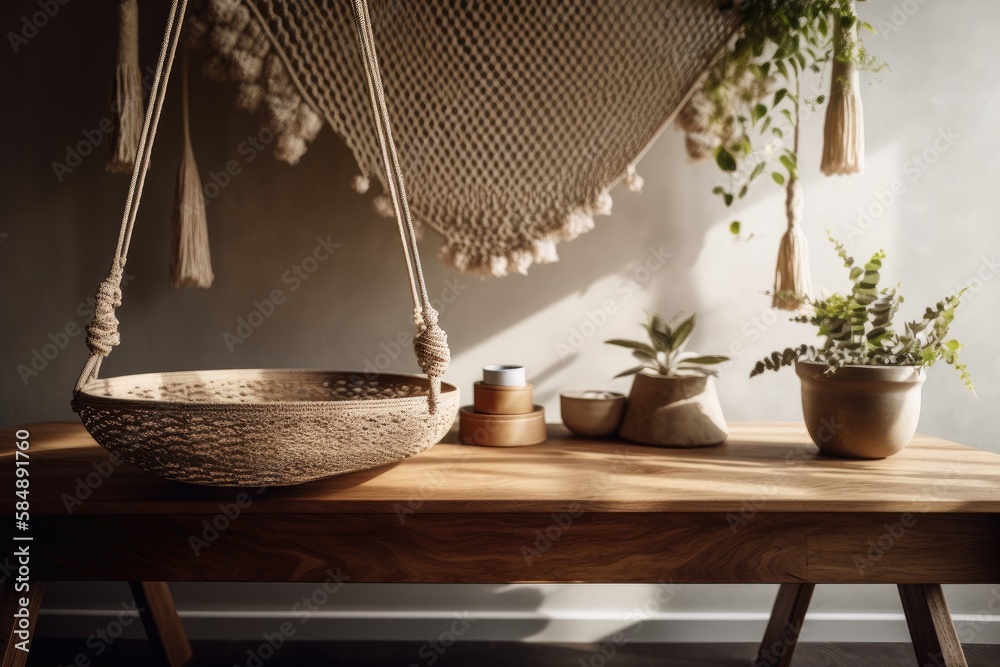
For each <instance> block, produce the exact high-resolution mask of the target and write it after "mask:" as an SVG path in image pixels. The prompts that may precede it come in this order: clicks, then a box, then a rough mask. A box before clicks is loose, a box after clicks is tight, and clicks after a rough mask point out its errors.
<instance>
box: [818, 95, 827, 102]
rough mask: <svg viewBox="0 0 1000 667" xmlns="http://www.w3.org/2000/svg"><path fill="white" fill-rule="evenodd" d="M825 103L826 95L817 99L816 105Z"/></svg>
mask: <svg viewBox="0 0 1000 667" xmlns="http://www.w3.org/2000/svg"><path fill="white" fill-rule="evenodd" d="M823 102H826V95H820V96H819V97H817V98H816V104H823Z"/></svg>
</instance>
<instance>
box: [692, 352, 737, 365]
mask: <svg viewBox="0 0 1000 667" xmlns="http://www.w3.org/2000/svg"><path fill="white" fill-rule="evenodd" d="M729 360H730V357H727V356H726V355H724V354H705V355H702V356H699V357H690V358H688V359H684V360H683V361H681V362H680V364H681V365H684V364H692V365H697V366H710V365H713V364H723V363H725V362H727V361H729Z"/></svg>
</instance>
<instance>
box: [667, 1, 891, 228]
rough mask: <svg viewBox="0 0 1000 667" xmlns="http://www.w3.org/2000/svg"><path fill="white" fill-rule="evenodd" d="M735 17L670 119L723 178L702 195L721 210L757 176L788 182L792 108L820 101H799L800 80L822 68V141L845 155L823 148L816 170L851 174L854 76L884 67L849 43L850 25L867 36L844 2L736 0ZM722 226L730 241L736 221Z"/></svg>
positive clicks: (857, 161) (856, 140) (853, 38)
mask: <svg viewBox="0 0 1000 667" xmlns="http://www.w3.org/2000/svg"><path fill="white" fill-rule="evenodd" d="M861 1H864V0H861ZM735 11H737V12H738V13H739V20H740V25H741V26H742V27H741V28H740V30H739V32H738V34H737V36H736V38H735V39H733V40H732V42H731V43H730V45H729V46H728V48H727V49H726V50H725V51H724V52H723V53H722V54H721V56H720V57H719V58H718V60H717V61H716V62H715V64H714V65H713V67H712V68H711V69H710V70H709V72H708V74H707V76H706V78H705V81H704V83H703V85H702V86H701V88H700V89H698V90H697V91H696V92H695V93H694V94H693V96H692V97H691V99H690V100H689V101H688V103H687V105H686V106H685V107H684V108H683V109H682V110H681V112H680V115H679V116H678V124H679V126H680V127H681V129H683V130H684V132H685V133H686V146H687V152H688V154H689V155H690V156H691V157H692V158H695V159H707V158H711V159H713V160H714V162H715V164H716V165H717V166H718V168H719V169H720V170H721V171H722V172H723V174H725V176H726V182H725V183H723V184H720V185H718V186H716V187H715V188H714V189H713V190H712V192H713V193H714V194H716V195H718V196H719V197H720V198H721V199H722V200H723V203H725V205H726V206H731V205H732V204H733V203H734V202H736V201H737V200H739V199H742V198H743V197H745V196H746V195H747V192H748V191H749V190H750V187H751V185H752V184H753V183H754V182H755V181H757V179H758V178H760V177H762V176H764V175H765V174H766V175H767V176H768V177H769V180H772V181H773V182H774V183H776V184H778V185H779V186H783V187H784V186H786V184H787V183H788V181H789V180H791V179H797V178H798V173H799V156H798V146H797V144H798V141H797V138H798V137H797V135H798V125H799V118H800V115H801V114H800V111H801V107H802V106H803V105H808V106H809V107H810V108H812V109H815V108H817V107H819V106H821V105H823V104H824V103H825V102H827V100H828V96H827V95H824V94H819V95H816V96H815V97H811V98H803V96H802V93H801V81H800V78H801V75H802V74H803V73H804V72H806V71H811V72H815V73H818V74H822V73H823V72H824V69H825V67H826V65H827V64H828V63H833V67H832V69H833V70H834V71H833V74H832V82H831V94H830V96H829V98H830V99H831V105H830V108H829V109H828V114H827V116H828V117H827V126H828V135H829V134H833V135H834V137H835V138H836V139H835V140H833V141H831V137H829V136H828V139H827V143H828V144H833V143H835V141H836V140H840V141H841V142H843V143H845V144H846V148H845V149H844V150H841V151H837V150H831V151H829V153H830V154H829V155H825V156H824V163H825V164H824V167H823V171H824V173H853V172H857V171H860V169H861V161H862V160H863V132H862V131H861V128H860V126H859V124H860V122H861V116H860V99H859V98H858V96H857V93H858V91H857V87H858V86H857V72H858V71H859V70H867V71H879V70H881V69H883V68H884V67H885V63H884V62H882V61H880V60H878V59H876V58H874V57H873V56H871V55H870V54H869V53H868V52H867V51H866V50H865V48H864V45H863V44H862V43H861V41H860V40H859V39H858V28H859V27H860V28H863V29H867V30H869V31H871V32H874V30H873V29H872V27H871V26H870V25H869V24H868V23H865V22H863V21H860V20H859V19H858V16H857V12H856V10H855V2H854V0H791V1H789V0H742V1H741V2H738V3H737V5H736V7H735ZM832 98H836V100H833V99H832ZM852 123H853V125H854V127H852ZM831 131H832V132H831ZM826 152H827V151H825V153H826ZM838 153H839V155H838ZM730 229H731V231H732V232H733V233H734V234H735V235H739V233H740V225H739V223H738V222H736V223H735V224H733V225H731V227H730Z"/></svg>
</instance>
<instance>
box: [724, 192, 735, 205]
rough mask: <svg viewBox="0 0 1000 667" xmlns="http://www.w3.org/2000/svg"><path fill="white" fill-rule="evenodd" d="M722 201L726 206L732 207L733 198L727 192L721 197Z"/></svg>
mask: <svg viewBox="0 0 1000 667" xmlns="http://www.w3.org/2000/svg"><path fill="white" fill-rule="evenodd" d="M722 201H724V202H725V203H726V206H732V205H733V196H732V195H731V194H730V193H728V192H727V193H726V194H724V195H722Z"/></svg>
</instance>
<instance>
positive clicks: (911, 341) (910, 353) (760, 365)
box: [750, 230, 973, 390]
mask: <svg viewBox="0 0 1000 667" xmlns="http://www.w3.org/2000/svg"><path fill="white" fill-rule="evenodd" d="M827 237H828V238H829V239H830V242H831V243H832V244H833V247H834V249H835V250H836V252H837V255H838V256H839V257H840V259H841V260H843V262H844V266H845V267H846V268H847V269H848V271H849V276H850V280H851V283H852V285H851V291H850V293H848V294H839V293H836V294H831V295H829V296H827V297H824V298H822V299H812V298H805V299H804V300H803V305H804V308H805V309H807V310H811V311H812V313H811V314H803V315H797V316H795V317H793V318H792V320H793V321H796V322H804V323H807V324H812V325H813V326H815V327H816V328H817V333H818V335H819V336H820V337H821V338H823V339H824V342H823V344H822V345H821V346H819V347H814V346H811V345H800V346H798V347H794V348H788V349H786V350H785V351H784V352H772V353H771V354H770V355H769V356H767V357H765V358H764V359H762V360H761V361H758V362H757V364H756V365H755V366H754V368H753V370H752V371H751V372H750V377H754V376H755V375H760V374H761V373H763V372H764V371H768V370H773V371H777V370H780V369H781V368H782V367H785V366H791V365H793V364H794V363H795V362H796V361H798V360H804V361H816V362H821V363H825V364H826V365H827V366H829V368H828V370H827V372H828V373H834V372H836V370H837V369H838V368H840V367H842V366H867V365H885V366H924V367H927V366H933V365H934V364H935V363H936V362H938V361H944V362H945V363H947V364H949V365H951V366H954V367H955V369H956V370H957V371H958V372H959V373H960V374H961V377H962V381H963V382H964V383H965V386H966V387H968V388H969V389H970V390H971V389H973V386H972V377H971V375H970V374H969V369H968V368H967V367H966V365H965V364H963V363H962V362H961V361H960V360H959V356H958V353H959V350H961V349H962V344H961V343H959V342H958V341H957V340H955V339H954V338H951V337H950V336H949V335H948V331H949V328H950V327H951V324H952V322H953V321H954V319H955V309H956V308H957V307H958V305H959V303H960V300H961V297H962V294H963V293H964V292H965V290H964V289H963V290H960V291H958V292H955V293H954V294H951V295H949V296H947V297H945V298H944V299H942V300H941V301H938V302H937V303H935V304H934V305H933V306H931V307H929V308H926V309H925V310H924V314H923V316H922V317H921V318H920V319H917V320H911V321H909V322H906V323H904V324H903V330H902V331H897V330H896V328H895V322H894V319H895V316H896V313H897V312H898V311H899V307H900V304H902V303H903V296H902V295H901V294H899V286H898V285H897V286H894V287H882V288H879V282H880V281H881V278H882V274H881V269H882V260H884V259H885V252H883V251H882V250H879V251H878V252H876V253H875V254H873V255H872V256H871V258H870V259H869V260H868V262H867V263H866V264H865V265H864V266H860V265H858V264H856V263H855V261H854V258H853V257H851V256H850V255H848V254H847V250H846V249H845V248H844V246H843V244H842V243H840V242H839V241H837V239H835V238H833V236H832V235H830V232H829V230H827ZM799 298H802V297H799Z"/></svg>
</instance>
